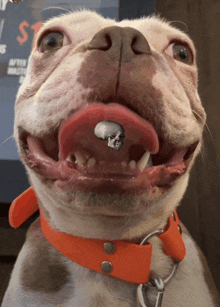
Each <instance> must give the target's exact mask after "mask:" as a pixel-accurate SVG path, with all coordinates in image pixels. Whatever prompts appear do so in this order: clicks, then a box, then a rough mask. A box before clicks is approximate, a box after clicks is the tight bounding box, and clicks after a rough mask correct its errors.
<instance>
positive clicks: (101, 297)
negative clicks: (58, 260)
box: [66, 264, 138, 307]
mask: <svg viewBox="0 0 220 307" xmlns="http://www.w3.org/2000/svg"><path fill="white" fill-rule="evenodd" d="M71 276H72V280H73V284H74V291H73V295H71V296H70V297H69V302H68V303H67V305H66V306H68V307H69V306H79V307H81V306H82V307H83V306H88V307H99V306H100V307H112V306H115V307H119V306H120V307H121V306H122V305H123V307H135V306H138V305H137V300H136V287H134V285H133V284H130V283H125V282H123V281H121V280H117V279H115V278H112V277H110V278H109V277H107V276H104V275H102V274H100V273H96V272H94V271H90V270H88V269H86V268H83V267H81V266H79V265H77V264H74V266H72V268H71ZM67 287H68V286H67Z"/></svg>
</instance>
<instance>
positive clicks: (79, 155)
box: [74, 151, 86, 165]
mask: <svg viewBox="0 0 220 307" xmlns="http://www.w3.org/2000/svg"><path fill="white" fill-rule="evenodd" d="M74 155H75V157H76V163H78V165H85V164H86V159H85V157H84V156H83V154H82V153H81V152H80V151H76V152H74Z"/></svg>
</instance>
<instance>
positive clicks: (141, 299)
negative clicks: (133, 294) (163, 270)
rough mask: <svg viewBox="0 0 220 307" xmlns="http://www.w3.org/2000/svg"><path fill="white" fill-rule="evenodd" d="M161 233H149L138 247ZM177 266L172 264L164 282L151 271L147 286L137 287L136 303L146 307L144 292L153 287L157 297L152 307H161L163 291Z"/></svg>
mask: <svg viewBox="0 0 220 307" xmlns="http://www.w3.org/2000/svg"><path fill="white" fill-rule="evenodd" d="M163 232H164V231H163V230H156V231H154V232H152V233H150V234H149V235H147V236H146V237H145V238H144V239H143V240H142V242H141V243H140V245H143V244H144V243H145V242H147V241H148V240H149V239H150V238H152V237H153V236H157V235H160V234H162V233H163ZM178 265H179V263H178V262H175V263H174V266H173V270H172V272H171V273H170V275H169V276H168V277H167V278H166V279H165V280H162V278H160V276H159V275H158V274H156V273H155V272H153V271H152V272H151V273H150V279H149V282H148V283H147V284H141V285H139V286H138V288H137V299H138V303H139V305H140V306H141V307H148V306H147V305H146V302H145V291H146V289H147V288H149V287H151V288H152V287H155V288H156V289H157V296H156V302H155V306H154V307H161V306H162V300H163V293H164V291H165V285H167V284H168V283H169V281H170V280H171V278H172V277H173V275H174V274H175V272H176V270H177V268H178Z"/></svg>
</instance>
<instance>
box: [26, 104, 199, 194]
mask: <svg viewBox="0 0 220 307" xmlns="http://www.w3.org/2000/svg"><path fill="white" fill-rule="evenodd" d="M103 119H105V120H106V119H107V120H113V119H114V120H116V121H120V123H121V124H122V125H123V127H124V129H125V135H126V137H125V144H124V146H123V148H122V150H121V151H120V152H118V151H115V150H113V149H111V148H109V147H107V145H106V144H105V143H104V142H103V141H101V140H98V139H97V138H96V137H95V136H94V132H93V131H94V127H95V125H96V124H97V122H99V121H101V120H103ZM20 140H21V145H22V148H23V154H24V156H25V160H26V162H27V164H28V165H29V167H30V168H32V169H34V170H35V171H36V172H38V173H39V174H40V175H41V176H43V177H44V178H46V179H49V180H53V181H56V180H58V181H60V184H61V185H62V184H63V183H65V182H68V183H69V182H74V185H76V186H77V188H79V189H86V190H87V191H90V190H91V191H93V192H94V191H96V192H98V191H101V190H102V191H103V190H104V191H106V192H109V193H114V192H115V191H116V190H117V192H118V193H121V194H123V193H127V192H128V191H129V193H141V192H144V191H146V188H147V189H149V188H151V189H153V190H155V187H163V188H166V187H169V186H170V185H171V184H172V183H173V182H174V180H175V179H177V178H178V177H179V176H181V175H183V174H184V173H185V172H186V170H187V166H188V165H189V162H190V160H191V159H190V157H192V154H193V152H194V151H195V149H196V147H197V144H198V142H195V143H193V144H191V145H190V146H187V147H183V148H175V147H173V146H171V145H169V144H167V143H165V141H162V140H161V141H160V144H159V137H158V135H157V133H156V131H155V129H154V128H153V126H152V125H151V124H150V123H149V122H147V121H146V120H144V119H143V118H141V117H140V116H138V115H137V114H135V113H134V112H132V111H130V110H129V109H127V108H125V107H122V106H120V105H117V104H114V103H112V104H109V105H107V106H105V105H104V104H102V103H93V104H91V105H89V106H88V107H86V108H84V109H83V110H81V111H80V112H78V113H77V114H72V115H71V116H70V117H69V118H68V119H67V120H66V121H65V122H64V123H62V124H61V125H60V127H59V130H58V132H56V133H55V134H51V135H48V136H44V137H42V138H39V137H34V136H32V135H30V134H28V133H27V132H26V131H24V130H23V129H22V128H20ZM53 143H55V145H54V144H53ZM51 144H53V145H51ZM54 146H55V147H56V148H55V147H54Z"/></svg>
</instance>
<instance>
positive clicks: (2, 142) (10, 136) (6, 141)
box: [0, 135, 14, 147]
mask: <svg viewBox="0 0 220 307" xmlns="http://www.w3.org/2000/svg"><path fill="white" fill-rule="evenodd" d="M13 137H14V136H13V135H11V136H10V137H9V138H7V139H6V140H4V142H2V143H1V144H0V147H1V146H2V145H4V144H5V143H6V142H7V141H8V140H10V139H12V138H13Z"/></svg>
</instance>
